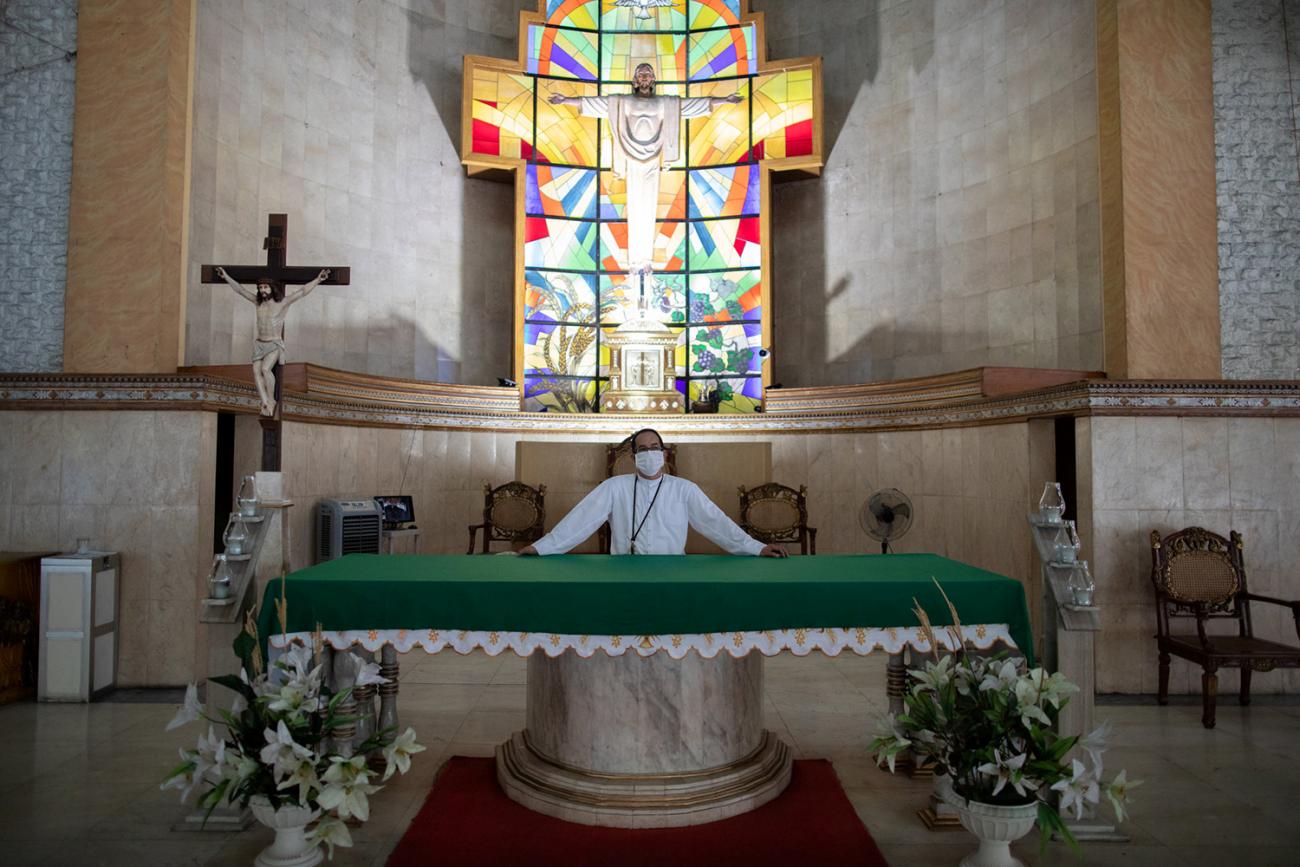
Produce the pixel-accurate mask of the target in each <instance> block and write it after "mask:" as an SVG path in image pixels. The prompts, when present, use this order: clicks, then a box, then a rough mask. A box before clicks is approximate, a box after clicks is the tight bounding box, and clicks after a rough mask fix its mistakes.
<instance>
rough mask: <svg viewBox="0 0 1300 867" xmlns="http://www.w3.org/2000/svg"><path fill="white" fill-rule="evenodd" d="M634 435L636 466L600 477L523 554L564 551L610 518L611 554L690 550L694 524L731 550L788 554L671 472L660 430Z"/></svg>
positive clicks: (779, 555)
mask: <svg viewBox="0 0 1300 867" xmlns="http://www.w3.org/2000/svg"><path fill="white" fill-rule="evenodd" d="M631 440H632V456H633V458H634V459H635V460H636V472H635V473H630V474H628V475H623V476H614V477H613V478H609V479H606V480H605V481H603V482H601V483H600V484H599V485H597V486H596V489H595V490H594V491H592V492H591V493H590V494H588V495H587V496H586V497H584V498H583V499H582V502H580V503H578V505H576V506H574V507H573V510H572V511H571V512H569V514H567V515H565V516H564V519H563V520H561V521H560V523H558V524H556V525H555V528H554V529H552V530H551V532H549V533H547V534H546V535H545V536H543V537H542V538H541V539H538V540H537V542H536V543H535V544H533V545H529V546H528V547H527V548H525V549H523V550H522V551H520V552H519V553H520V554H526V555H532V554H542V555H546V554H564V553H566V552H568V551H570V550H572V549H573V548H574V547H575V546H577V545H578V544H579V543H581V542H582V541H583V540H584V539H586V538H588V537H589V536H591V534H592V533H594V532H596V530H597V529H598V528H599V527H600V525H601V524H604V523H605V522H606V521H608V522H609V525H610V529H611V530H612V531H613V532H612V539H611V541H610V553H611V554H685V553H686V529H687V525H690V526H691V527H694V528H695V529H696V530H698V531H699V532H701V533H703V534H704V535H705V536H707V537H708V538H709V539H711V540H712V541H713V542H714V543H715V544H717V545H718V546H719V547H720V548H722V549H724V550H725V551H727V552H729V553H731V554H745V555H751V556H752V555H761V556H763V557H784V556H785V551H784V549H782V548H780V547H778V546H776V545H764V544H763V543H762V542H759V541H758V540H757V539H753V538H751V537H750V536H748V535H746V533H745V531H744V530H742V529H740V527H738V526H736V523H735V522H734V521H732V520H731V519H730V518H728V517H727V516H726V514H725V513H724V512H723V511H722V510H721V509H719V508H718V507H717V506H716V505H714V503H713V501H712V500H710V499H709V498H708V497H707V496H705V494H704V492H703V491H701V490H700V488H699V486H698V485H696V484H695V483H694V482H690V481H687V480H686V479H682V478H678V477H677V476H670V475H668V474H667V473H666V472H665V471H664V441H663V437H661V436H659V433H658V431H655V430H653V429H651V428H645V429H644V430H640V431H637V432H636V433H635V434H633V435H632V437H631Z"/></svg>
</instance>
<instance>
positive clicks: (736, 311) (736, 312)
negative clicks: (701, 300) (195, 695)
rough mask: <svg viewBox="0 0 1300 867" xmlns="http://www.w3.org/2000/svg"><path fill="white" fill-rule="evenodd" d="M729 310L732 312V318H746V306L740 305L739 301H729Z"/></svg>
mask: <svg viewBox="0 0 1300 867" xmlns="http://www.w3.org/2000/svg"><path fill="white" fill-rule="evenodd" d="M727 312H728V313H730V314H731V318H732V319H743V318H745V308H744V307H741V306H740V302H739V301H728V302H727Z"/></svg>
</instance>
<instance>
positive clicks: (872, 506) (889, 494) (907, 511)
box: [858, 488, 912, 554]
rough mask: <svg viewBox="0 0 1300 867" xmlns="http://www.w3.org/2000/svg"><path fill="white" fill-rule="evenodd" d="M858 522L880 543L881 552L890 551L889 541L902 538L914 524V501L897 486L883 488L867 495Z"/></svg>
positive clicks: (886, 552)
mask: <svg viewBox="0 0 1300 867" xmlns="http://www.w3.org/2000/svg"><path fill="white" fill-rule="evenodd" d="M858 523H859V524H861V525H862V529H863V530H864V531H865V532H866V534H867V535H868V536H870V537H871V538H873V539H875V540H876V541H877V542H879V543H880V553H882V554H888V553H889V543H890V542H891V541H892V540H894V539H898V538H901V537H902V536H903V534H905V533H906V532H907V531H908V528H910V527H911V526H912V501H911V500H909V499H908V498H907V494H904V493H903V492H902V491H900V490H898V489H897V488H881V489H880V490H878V491H876V492H874V493H872V495H871V496H869V497H867V500H866V502H865V503H863V504H862V508H861V509H859V510H858Z"/></svg>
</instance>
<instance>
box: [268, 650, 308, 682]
mask: <svg viewBox="0 0 1300 867" xmlns="http://www.w3.org/2000/svg"><path fill="white" fill-rule="evenodd" d="M311 663H312V652H311V648H310V647H308V646H307V645H305V644H295V645H294V646H293V647H290V648H289V649H288V650H287V651H285V654H284V656H281V657H280V658H279V659H278V660H276V665H278V666H279V667H280V668H282V669H284V670H285V671H286V672H292V673H293V674H294V675H295V676H296V677H297V678H298V679H299V680H302V679H304V678H306V677H307V671H308V669H309V667H310V666H311Z"/></svg>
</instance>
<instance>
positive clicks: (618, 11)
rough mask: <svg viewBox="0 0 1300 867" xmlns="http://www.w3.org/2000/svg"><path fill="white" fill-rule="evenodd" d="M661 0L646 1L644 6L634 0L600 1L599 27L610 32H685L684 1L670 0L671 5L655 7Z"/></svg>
mask: <svg viewBox="0 0 1300 867" xmlns="http://www.w3.org/2000/svg"><path fill="white" fill-rule="evenodd" d="M658 2H661V0H648V2H646V3H645V4H644V5H642V4H639V3H637V2H636V0H626V2H625V3H624V5H619V3H618V0H601V3H600V10H601V11H600V25H601V27H602V28H604V30H605V31H606V32H608V31H610V30H685V29H686V0H672V2H671V4H669V5H664V6H660V5H657V4H658Z"/></svg>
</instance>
